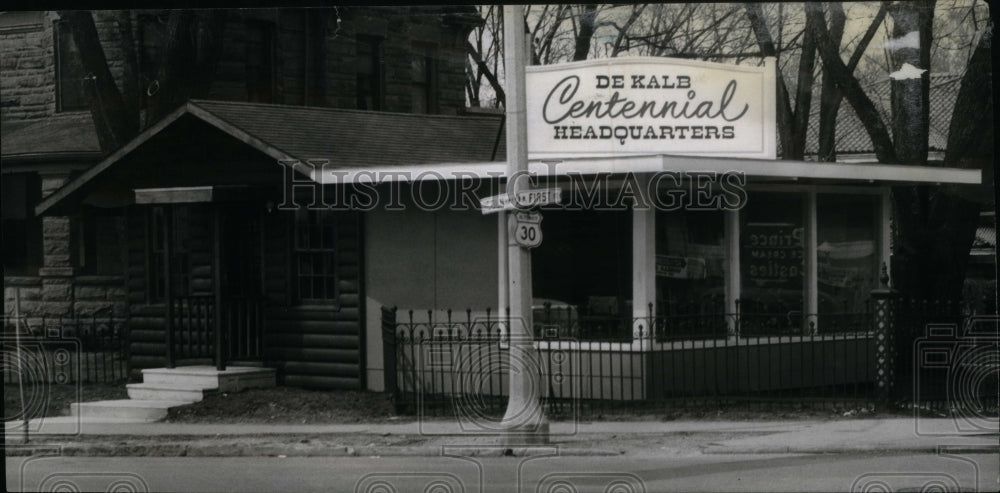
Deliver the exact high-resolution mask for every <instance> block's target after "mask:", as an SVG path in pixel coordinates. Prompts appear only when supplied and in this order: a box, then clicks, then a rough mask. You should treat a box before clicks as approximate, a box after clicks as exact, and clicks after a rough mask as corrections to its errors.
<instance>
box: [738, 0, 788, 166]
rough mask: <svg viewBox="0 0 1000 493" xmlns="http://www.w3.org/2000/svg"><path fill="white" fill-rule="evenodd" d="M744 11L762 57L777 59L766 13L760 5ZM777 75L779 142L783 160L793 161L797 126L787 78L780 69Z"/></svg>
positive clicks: (753, 5) (746, 8)
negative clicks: (791, 154)
mask: <svg viewBox="0 0 1000 493" xmlns="http://www.w3.org/2000/svg"><path fill="white" fill-rule="evenodd" d="M744 10H746V13H747V19H749V20H750V26H751V28H752V29H753V32H754V35H756V37H757V45H758V46H760V53H761V55H763V56H772V57H775V58H777V56H778V50H777V49H776V48H775V46H774V39H773V38H772V37H771V31H770V30H769V29H768V28H767V23H766V22H764V12H763V10H762V9H761V6H760V4H758V3H747V4H745V5H744ZM777 75H778V76H777V79H778V80H777V86H778V88H777V89H778V94H777V99H778V101H777V102H778V141H780V142H781V150H782V158H784V159H792V158H791V157H789V153H790V151H791V149H792V148H793V147H794V144H793V143H792V141H793V139H794V136H793V135H792V129H793V128H794V126H795V123H794V115H793V114H792V105H791V102H790V99H789V95H788V87H787V86H785V77H784V76H783V75H781V70H780V69H778V74H777Z"/></svg>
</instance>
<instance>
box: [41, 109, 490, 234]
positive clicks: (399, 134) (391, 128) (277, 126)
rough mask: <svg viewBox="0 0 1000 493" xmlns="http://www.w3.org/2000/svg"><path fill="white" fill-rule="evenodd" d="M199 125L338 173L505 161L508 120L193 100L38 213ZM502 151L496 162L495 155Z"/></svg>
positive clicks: (267, 152) (271, 153)
mask: <svg viewBox="0 0 1000 493" xmlns="http://www.w3.org/2000/svg"><path fill="white" fill-rule="evenodd" d="M190 118H195V119H197V120H200V121H202V122H204V123H207V124H208V125H210V126H212V127H215V128H216V129H218V130H220V131H222V132H223V133H224V134H226V135H228V136H229V137H232V138H233V139H236V140H237V141H239V142H242V143H243V144H246V145H248V146H250V147H251V148H253V149H256V150H257V151H260V152H261V153H263V154H264V155H266V156H269V157H270V158H272V159H274V160H275V161H276V163H275V166H277V161H279V160H281V161H299V162H306V161H315V160H326V161H328V162H329V164H330V165H331V166H332V167H336V168H369V167H391V166H402V165H417V164H430V163H440V162H455V161H465V162H473V161H479V162H482V161H491V160H500V161H502V160H504V159H505V153H504V149H505V146H503V145H496V146H495V143H496V142H497V139H501V141H502V139H504V135H503V131H502V125H501V124H502V122H503V119H501V118H497V117H466V116H442V115H419V114H409V113H388V112H373V111H358V110H341V109H332V108H317V107H305V106H285V105H273V104H258V103H237V102H228V101H206V100H191V101H188V102H187V103H185V104H184V105H183V106H181V107H180V108H178V109H177V110H175V111H174V112H173V113H171V114H170V115H168V116H166V117H164V118H163V119H162V120H160V121H159V122H157V123H155V124H153V125H152V126H150V127H149V128H147V129H146V130H144V131H143V132H142V133H140V134H139V135H138V136H137V137H135V138H134V139H132V140H131V141H130V142H128V143H127V144H125V145H124V146H122V147H121V148H120V149H118V150H116V151H114V152H113V153H111V154H110V155H109V156H107V157H106V158H105V159H104V160H102V161H101V162H99V163H98V164H96V165H95V166H93V167H91V168H89V169H87V170H86V171H84V172H83V173H81V174H80V175H79V176H77V177H76V178H74V179H73V180H70V181H69V182H67V183H66V184H65V185H63V186H62V187H61V188H60V189H59V190H56V191H55V192H54V193H53V194H52V195H50V196H48V197H46V198H45V199H44V200H42V202H41V203H40V204H39V205H38V207H36V209H35V210H36V213H38V214H43V213H45V212H46V211H48V210H49V209H52V208H53V207H55V206H56V205H57V204H60V205H67V203H68V202H72V201H74V200H76V199H75V198H79V197H82V196H83V195H85V194H86V193H87V190H88V188H90V187H92V186H93V185H94V183H95V182H96V181H98V180H99V177H100V176H101V175H104V174H106V173H108V171H109V170H111V169H113V168H117V167H121V166H127V165H128V164H129V161H128V159H127V157H128V156H129V155H130V154H132V153H133V152H135V151H136V150H137V149H139V148H140V147H142V146H143V144H145V143H146V142H148V141H149V140H150V139H152V138H153V137H155V136H157V135H159V134H160V133H161V132H163V131H165V130H166V129H167V128H169V127H171V126H173V125H175V124H176V122H177V121H178V120H181V119H190ZM494 147H496V156H494Z"/></svg>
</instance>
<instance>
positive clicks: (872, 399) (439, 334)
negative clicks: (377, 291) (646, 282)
mask: <svg viewBox="0 0 1000 493" xmlns="http://www.w3.org/2000/svg"><path fill="white" fill-rule="evenodd" d="M889 301H890V303H891V305H890V306H889V310H881V311H880V310H875V307H874V306H873V304H872V302H871V300H870V301H869V303H867V304H866V305H865V311H864V312H859V313H826V314H820V315H818V316H811V317H807V316H805V315H797V314H791V315H790V314H787V313H786V314H777V313H757V312H744V311H742V310H741V311H739V312H737V313H720V314H711V313H709V314H702V313H695V314H687V315H684V314H677V315H670V316H663V317H656V318H631V317H627V318H626V317H619V318H614V317H601V318H593V317H590V318H588V317H587V316H576V314H575V313H572V312H571V311H565V309H560V310H559V311H557V310H554V309H552V308H549V307H547V309H546V310H545V312H543V313H539V312H538V310H537V309H536V313H535V317H534V318H535V323H534V329H535V330H534V336H535V339H536V343H535V346H536V348H537V354H538V358H537V361H535V362H516V363H515V364H521V365H524V364H527V365H529V367H528V370H529V371H532V372H534V373H537V374H538V375H539V380H538V382H536V383H535V384H536V385H537V387H538V390H539V394H540V395H541V396H542V400H543V402H544V403H545V405H546V406H547V408H548V410H549V412H550V413H552V414H553V415H565V414H569V413H574V412H598V413H607V412H614V411H616V410H620V411H625V412H634V411H635V410H637V409H644V408H645V409H650V408H652V409H663V408H674V407H689V406H700V407H705V406H710V407H723V406H731V405H744V404H746V405H758V406H760V405H763V406H771V405H774V404H778V405H794V406H798V405H822V406H833V407H870V406H873V405H875V404H877V403H883V402H885V394H884V392H882V391H881V389H882V388H883V387H882V386H886V385H888V386H891V387H892V388H893V389H898V388H899V387H900V386H904V387H905V386H908V385H910V384H909V381H910V380H907V379H908V378H911V377H912V376H913V372H912V371H911V372H907V371H904V370H900V369H899V368H900V365H905V364H911V365H912V362H913V359H912V358H908V355H909V354H913V351H916V350H918V349H919V348H917V347H916V346H914V345H913V344H914V339H913V338H912V337H911V336H910V334H915V333H916V332H915V331H916V330H917V329H915V327H919V328H920V330H923V327H925V326H926V325H927V324H928V323H933V321H934V320H939V319H941V317H940V316H939V315H941V314H943V313H946V312H947V313H955V312H954V310H956V309H960V308H959V307H955V306H952V307H947V308H946V307H943V306H942V305H941V304H940V303H937V304H935V303H934V302H904V301H902V300H895V299H890V300H889ZM744 306H746V305H744ZM900 311H903V312H905V314H900ZM896 314H899V317H898V319H896V320H895V321H894V322H895V323H892V324H888V323H886V319H885V317H891V316H894V315H896ZM504 315H506V314H504ZM382 317H383V318H382V323H383V342H384V344H385V345H384V347H385V351H386V352H385V354H384V357H385V360H386V362H387V363H386V372H387V375H386V386H387V390H389V391H391V392H393V393H394V397H395V399H396V402H397V405H398V407H399V408H400V410H401V411H402V412H413V413H431V414H438V413H455V412H458V413H473V414H475V415H492V416H494V417H498V416H499V415H500V414H501V413H502V412H503V407H504V406H505V405H506V402H507V400H506V391H507V385H508V377H509V375H508V373H509V370H510V366H511V364H512V363H511V362H510V361H509V354H508V351H507V350H506V349H507V343H508V341H507V334H506V331H505V321H506V320H507V317H506V316H505V317H498V316H496V314H495V313H491V311H490V310H485V311H483V312H479V313H473V312H472V311H471V310H466V311H464V312H452V311H451V310H445V311H439V312H434V311H425V312H419V313H417V312H413V311H407V312H403V313H398V312H397V311H395V310H394V309H383V313H382ZM775 320H777V322H776V323H768V322H769V321H775ZM789 320H792V321H793V322H798V323H797V324H796V323H789V322H788V321H789ZM807 322H808V323H807ZM887 331H895V333H887ZM887 336H893V337H889V338H887ZM901 339H902V340H906V341H907V342H906V343H898V342H893V343H891V344H886V341H899V340H901ZM994 344H995V339H994ZM531 365H536V366H535V367H533V368H532V367H531ZM887 365H895V366H894V367H895V372H888V373H887V372H886V371H885V370H886V369H887V368H888V367H887ZM994 368H995V367H994ZM994 371H995V370H994ZM918 376H919V375H918ZM926 381H930V380H927V379H925V382H926ZM994 381H995V377H994ZM901 382H902V383H901ZM929 385H934V386H938V387H940V386H943V385H945V384H944V383H942V382H940V381H933V382H932V383H931V384H929ZM935 388H937V387H935ZM896 393H897V394H898V393H899V392H898V391H897V392H896ZM921 395H922V396H924V397H925V401H926V402H925V404H928V405H934V406H937V407H941V406H945V405H952V404H954V403H951V404H949V403H948V402H947V399H945V398H944V397H947V396H943V397H942V396H941V395H936V394H933V393H930V392H927V391H924V392H923V394H921ZM932 395H933V399H930V397H931V396H932Z"/></svg>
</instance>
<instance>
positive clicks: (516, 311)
mask: <svg viewBox="0 0 1000 493" xmlns="http://www.w3.org/2000/svg"><path fill="white" fill-rule="evenodd" d="M503 15H504V62H505V64H506V86H507V89H506V96H507V107H506V125H507V194H508V196H512V197H517V196H518V192H520V191H521V190H522V189H526V188H527V187H526V186H525V185H527V180H525V179H523V178H525V177H526V176H523V175H526V173H527V172H528V133H527V115H526V113H527V109H526V104H525V82H524V65H525V58H526V57H525V55H526V54H525V36H524V17H523V15H522V7H521V6H520V5H504V7H503ZM503 215H504V216H505V218H506V219H507V220H508V221H512V220H513V219H514V216H515V213H513V212H512V213H503ZM508 231H509V229H508ZM504 239H506V240H507V265H508V276H507V278H508V288H509V291H508V292H509V302H510V318H509V320H508V325H507V335H508V340H509V343H510V344H509V345H510V350H509V351H510V356H509V357H510V359H509V362H510V363H509V366H510V380H509V384H510V388H509V393H508V395H509V400H508V402H507V412H506V413H504V417H503V421H502V428H503V430H504V432H505V437H504V442H505V443H506V444H510V445H513V444H537V443H547V442H548V437H549V425H548V420H547V419H546V418H545V412H544V409H543V408H542V404H541V401H540V396H539V392H540V390H541V389H542V388H543V387H544V386H543V385H542V380H541V379H542V376H541V372H540V371H539V369H540V367H539V365H538V354H537V351H535V346H534V337H533V334H532V332H533V330H532V325H531V324H532V321H531V298H532V296H531V252H530V250H528V249H527V248H524V247H522V246H519V245H517V244H516V243H514V242H513V241H512V240H513V235H507V238H504V236H503V235H501V240H504ZM501 288H503V286H501ZM502 309H503V307H501V310H502Z"/></svg>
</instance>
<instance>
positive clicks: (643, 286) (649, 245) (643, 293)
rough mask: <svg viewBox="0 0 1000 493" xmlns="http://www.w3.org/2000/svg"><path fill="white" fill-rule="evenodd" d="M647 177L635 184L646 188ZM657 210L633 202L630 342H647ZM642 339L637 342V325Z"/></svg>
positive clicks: (653, 287) (653, 286) (653, 292)
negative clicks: (631, 323) (640, 328)
mask: <svg viewBox="0 0 1000 493" xmlns="http://www.w3.org/2000/svg"><path fill="white" fill-rule="evenodd" d="M648 184H649V176H648V175H640V176H639V179H638V185H639V186H640V187H642V188H641V189H644V190H646V189H648ZM655 301H656V209H655V208H654V207H652V205H651V204H641V203H636V204H634V206H633V208H632V318H633V320H634V322H633V326H632V339H633V342H639V343H640V344H641V343H642V340H645V341H648V340H650V338H649V333H650V332H649V331H650V330H651V325H652V319H653V317H655V316H656V313H655V312H656V306H655V305H654V306H653V309H652V310H650V307H649V304H650V303H654V302H655ZM640 324H641V325H642V336H643V339H642V340H639V325H640Z"/></svg>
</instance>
